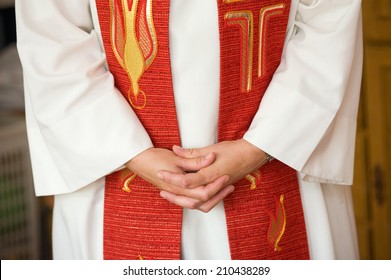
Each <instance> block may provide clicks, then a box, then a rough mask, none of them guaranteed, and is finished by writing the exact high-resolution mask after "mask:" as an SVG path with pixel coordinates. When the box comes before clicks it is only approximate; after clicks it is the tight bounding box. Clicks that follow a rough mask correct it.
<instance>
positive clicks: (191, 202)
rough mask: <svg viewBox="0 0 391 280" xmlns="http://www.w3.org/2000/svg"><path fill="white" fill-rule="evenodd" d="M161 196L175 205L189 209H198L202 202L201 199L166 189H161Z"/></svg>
mask: <svg viewBox="0 0 391 280" xmlns="http://www.w3.org/2000/svg"><path fill="white" fill-rule="evenodd" d="M160 196H161V197H162V198H164V199H166V200H168V201H169V202H171V203H173V204H175V205H178V206H180V207H183V208H188V209H196V208H197V207H198V206H199V205H201V204H202V202H201V201H200V200H197V199H194V198H190V197H187V196H182V195H175V194H173V193H170V192H166V191H161V192H160Z"/></svg>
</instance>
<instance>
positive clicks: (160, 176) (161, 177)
mask: <svg viewBox="0 0 391 280" xmlns="http://www.w3.org/2000/svg"><path fill="white" fill-rule="evenodd" d="M156 176H157V177H158V178H159V179H160V180H163V178H164V176H163V174H162V173H160V172H159V173H158V174H156Z"/></svg>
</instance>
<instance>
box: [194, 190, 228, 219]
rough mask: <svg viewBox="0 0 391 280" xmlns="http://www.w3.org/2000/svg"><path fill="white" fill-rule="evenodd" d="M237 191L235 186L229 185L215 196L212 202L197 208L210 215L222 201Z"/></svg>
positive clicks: (209, 201)
mask: <svg viewBox="0 0 391 280" xmlns="http://www.w3.org/2000/svg"><path fill="white" fill-rule="evenodd" d="M234 190H235V187H234V185H228V186H226V187H224V189H222V190H221V191H220V192H218V193H217V194H216V195H215V196H213V197H212V198H211V199H210V200H208V201H207V202H205V203H203V204H201V205H200V206H198V207H197V209H198V210H200V211H202V212H204V213H208V212H209V211H210V210H212V209H213V208H214V207H215V206H216V205H217V204H218V203H219V202H220V201H222V200H223V199H224V198H226V197H227V196H228V195H229V194H230V193H232V192H233V191H234Z"/></svg>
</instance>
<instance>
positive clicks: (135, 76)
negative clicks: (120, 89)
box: [110, 0, 158, 109]
mask: <svg viewBox="0 0 391 280" xmlns="http://www.w3.org/2000/svg"><path fill="white" fill-rule="evenodd" d="M130 2H131V3H132V4H131V6H129V0H110V21H111V22H110V25H111V30H110V32H111V45H112V48H113V52H114V55H115V57H116V59H117V61H118V63H119V64H120V65H121V67H122V68H123V69H124V71H125V72H126V73H127V74H128V77H129V80H130V82H131V88H130V89H129V91H128V100H129V102H130V104H131V105H132V107H133V108H135V109H142V108H144V107H145V105H146V102H147V96H146V94H145V92H144V91H142V90H141V89H140V87H139V80H140V78H141V76H142V75H143V74H144V71H145V70H146V69H148V67H149V66H150V65H151V64H152V62H153V60H154V59H155V57H156V54H157V49H158V46H157V37H156V31H155V26H154V22H153V15H152V0H132V1H130Z"/></svg>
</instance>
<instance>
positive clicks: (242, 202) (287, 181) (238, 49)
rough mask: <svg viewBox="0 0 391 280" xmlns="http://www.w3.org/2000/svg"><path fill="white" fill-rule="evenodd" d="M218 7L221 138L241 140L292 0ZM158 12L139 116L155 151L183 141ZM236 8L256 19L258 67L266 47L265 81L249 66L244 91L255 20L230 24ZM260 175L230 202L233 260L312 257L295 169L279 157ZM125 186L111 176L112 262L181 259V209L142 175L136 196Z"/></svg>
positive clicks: (108, 223) (107, 240)
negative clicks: (248, 34)
mask: <svg viewBox="0 0 391 280" xmlns="http://www.w3.org/2000/svg"><path fill="white" fill-rule="evenodd" d="M130 2H132V1H130ZM140 2H143V1H140ZM217 3H218V8H219V25H220V44H221V52H220V53H221V78H220V83H221V85H220V87H221V94H220V111H219V135H218V139H219V141H224V140H235V139H240V138H241V137H242V136H243V134H244V133H245V132H246V131H247V129H248V127H249V125H250V122H251V120H252V119H253V117H254V115H255V113H256V112H257V110H258V107H259V104H260V102H261V99H262V96H263V93H264V92H265V89H266V88H267V86H268V84H269V82H270V80H271V78H272V75H273V73H274V72H275V69H276V68H277V66H278V64H279V62H280V57H281V52H282V47H283V43H284V36H285V30H286V24H287V20H288V15H289V4H290V1H281V0H280V1H251V0H249V1H243V2H235V3H225V1H223V0H218V1H217ZM281 3H283V4H284V5H285V6H284V9H280V10H276V11H277V13H276V12H275V11H272V13H270V15H272V16H270V17H268V18H267V25H265V26H264V28H266V30H267V32H266V33H264V34H263V35H262V36H264V37H262V36H259V30H260V26H259V25H260V24H259V19H260V11H261V9H262V8H263V7H268V6H270V7H273V6H276V5H277V4H281ZM97 8H98V14H99V20H100V25H101V30H102V37H103V42H104V45H105V50H106V54H107V60H108V63H109V68H110V71H111V72H112V73H113V75H114V78H115V82H116V86H117V87H118V88H119V89H120V91H121V92H122V93H123V95H124V96H125V97H126V98H127V96H128V91H129V88H130V85H131V84H130V81H129V78H128V76H127V74H126V72H125V71H124V69H123V68H122V67H121V66H120V64H119V63H118V62H117V59H116V57H115V55H114V53H113V50H112V45H111V43H110V6H109V1H108V0H107V1H106V0H98V1H97ZM153 10H154V18H153V19H154V23H155V27H156V36H157V38H158V52H157V56H156V58H155V60H154V62H153V63H152V64H151V66H150V67H149V68H148V69H147V70H146V71H145V73H144V74H143V76H142V77H141V79H140V81H139V85H140V88H141V89H142V90H143V91H144V92H145V93H146V96H147V103H146V106H145V108H143V109H142V110H135V112H136V113H137V115H138V117H139V118H140V120H141V122H142V123H143V125H144V127H145V128H146V129H147V131H148V133H149V135H150V136H151V139H152V141H153V143H154V145H155V147H163V148H170V147H171V146H172V145H173V144H180V137H179V130H178V123H177V118H176V113H175V104H174V97H173V88H172V76H171V70H170V60H169V57H170V56H169V49H168V15H169V1H168V0H165V1H153ZM230 11H250V13H251V14H252V15H253V18H252V20H253V24H254V27H253V29H252V30H253V32H254V37H253V39H252V40H251V42H252V44H253V48H252V57H253V59H252V60H251V61H250V62H251V63H252V64H255V63H258V59H259V44H260V43H259V42H262V43H261V44H262V52H263V55H262V65H263V70H264V71H263V74H262V75H261V77H258V74H257V67H256V66H255V67H253V69H249V73H251V75H252V76H251V78H252V79H251V80H252V82H251V90H249V91H248V92H243V91H242V90H241V89H243V87H242V85H243V81H245V80H243V75H242V74H241V72H243V64H242V63H243V61H246V59H244V57H243V55H248V53H245V52H244V51H243V46H244V45H243V42H244V39H245V38H243V34H245V33H243V32H242V33H241V32H240V28H242V31H243V30H245V28H244V29H243V26H244V25H241V24H242V23H243V22H244V23H245V20H248V18H247V19H246V18H245V19H243V18H239V19H238V21H232V22H233V24H232V25H228V24H227V20H226V18H225V16H226V14H227V13H229V12H230ZM239 15H240V14H239ZM234 16H236V14H235V15H234ZM265 18H266V17H265ZM235 20H236V19H235ZM265 22H266V21H265ZM236 23H238V24H236ZM244 27H245V26H244ZM245 31H248V30H245ZM257 34H258V35H257ZM260 38H261V39H260ZM247 39H248V38H247ZM246 42H250V41H249V40H247V41H246ZM249 57H251V56H249ZM250 70H251V71H250ZM259 174H260V178H258V180H257V187H256V188H255V189H254V190H251V189H250V182H249V181H248V180H246V179H243V180H241V181H240V182H238V183H237V184H236V189H235V192H234V193H233V194H231V195H229V196H228V197H227V198H226V199H225V202H224V203H225V209H226V217H227V227H228V235H229V244H230V250H231V257H232V259H307V258H309V254H308V245H307V237H306V232H305V224H304V217H303V210H302V206H301V199H300V193H299V187H298V182H297V177H296V172H295V171H294V170H292V169H291V168H289V167H287V166H286V165H284V164H282V163H281V162H278V161H277V160H275V161H272V162H270V163H268V164H266V165H264V166H263V167H262V168H261V169H260V170H259ZM122 185H123V177H122V176H121V173H120V172H116V173H113V174H111V175H109V176H107V177H106V188H105V213H104V257H105V259H179V258H180V240H181V226H182V225H181V223H182V209H181V208H179V207H176V206H174V205H172V204H170V203H168V202H166V201H165V200H163V199H161V198H160V196H159V192H158V190H157V189H156V187H154V186H152V185H150V184H149V183H147V182H145V181H144V180H142V179H140V178H139V177H136V179H134V180H133V181H132V182H131V183H130V185H129V186H130V189H131V192H130V193H127V192H124V191H123V190H122V189H121V188H122ZM281 196H283V197H284V205H283V206H284V207H283V208H284V212H283V214H284V215H283V220H284V221H283V222H284V224H283V226H280V227H279V228H278V230H279V231H280V232H281V236H280V237H281V238H280V239H279V244H278V245H279V249H281V250H276V247H274V246H273V245H274V244H273V242H274V241H273V242H271V239H270V238H269V237H268V235H269V233H270V232H271V230H270V225H271V221H273V219H274V217H275V216H278V215H277V208H278V199H279V198H280V197H281ZM277 220H278V219H277ZM280 220H281V219H280ZM279 222H280V223H281V222H282V221H279Z"/></svg>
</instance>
